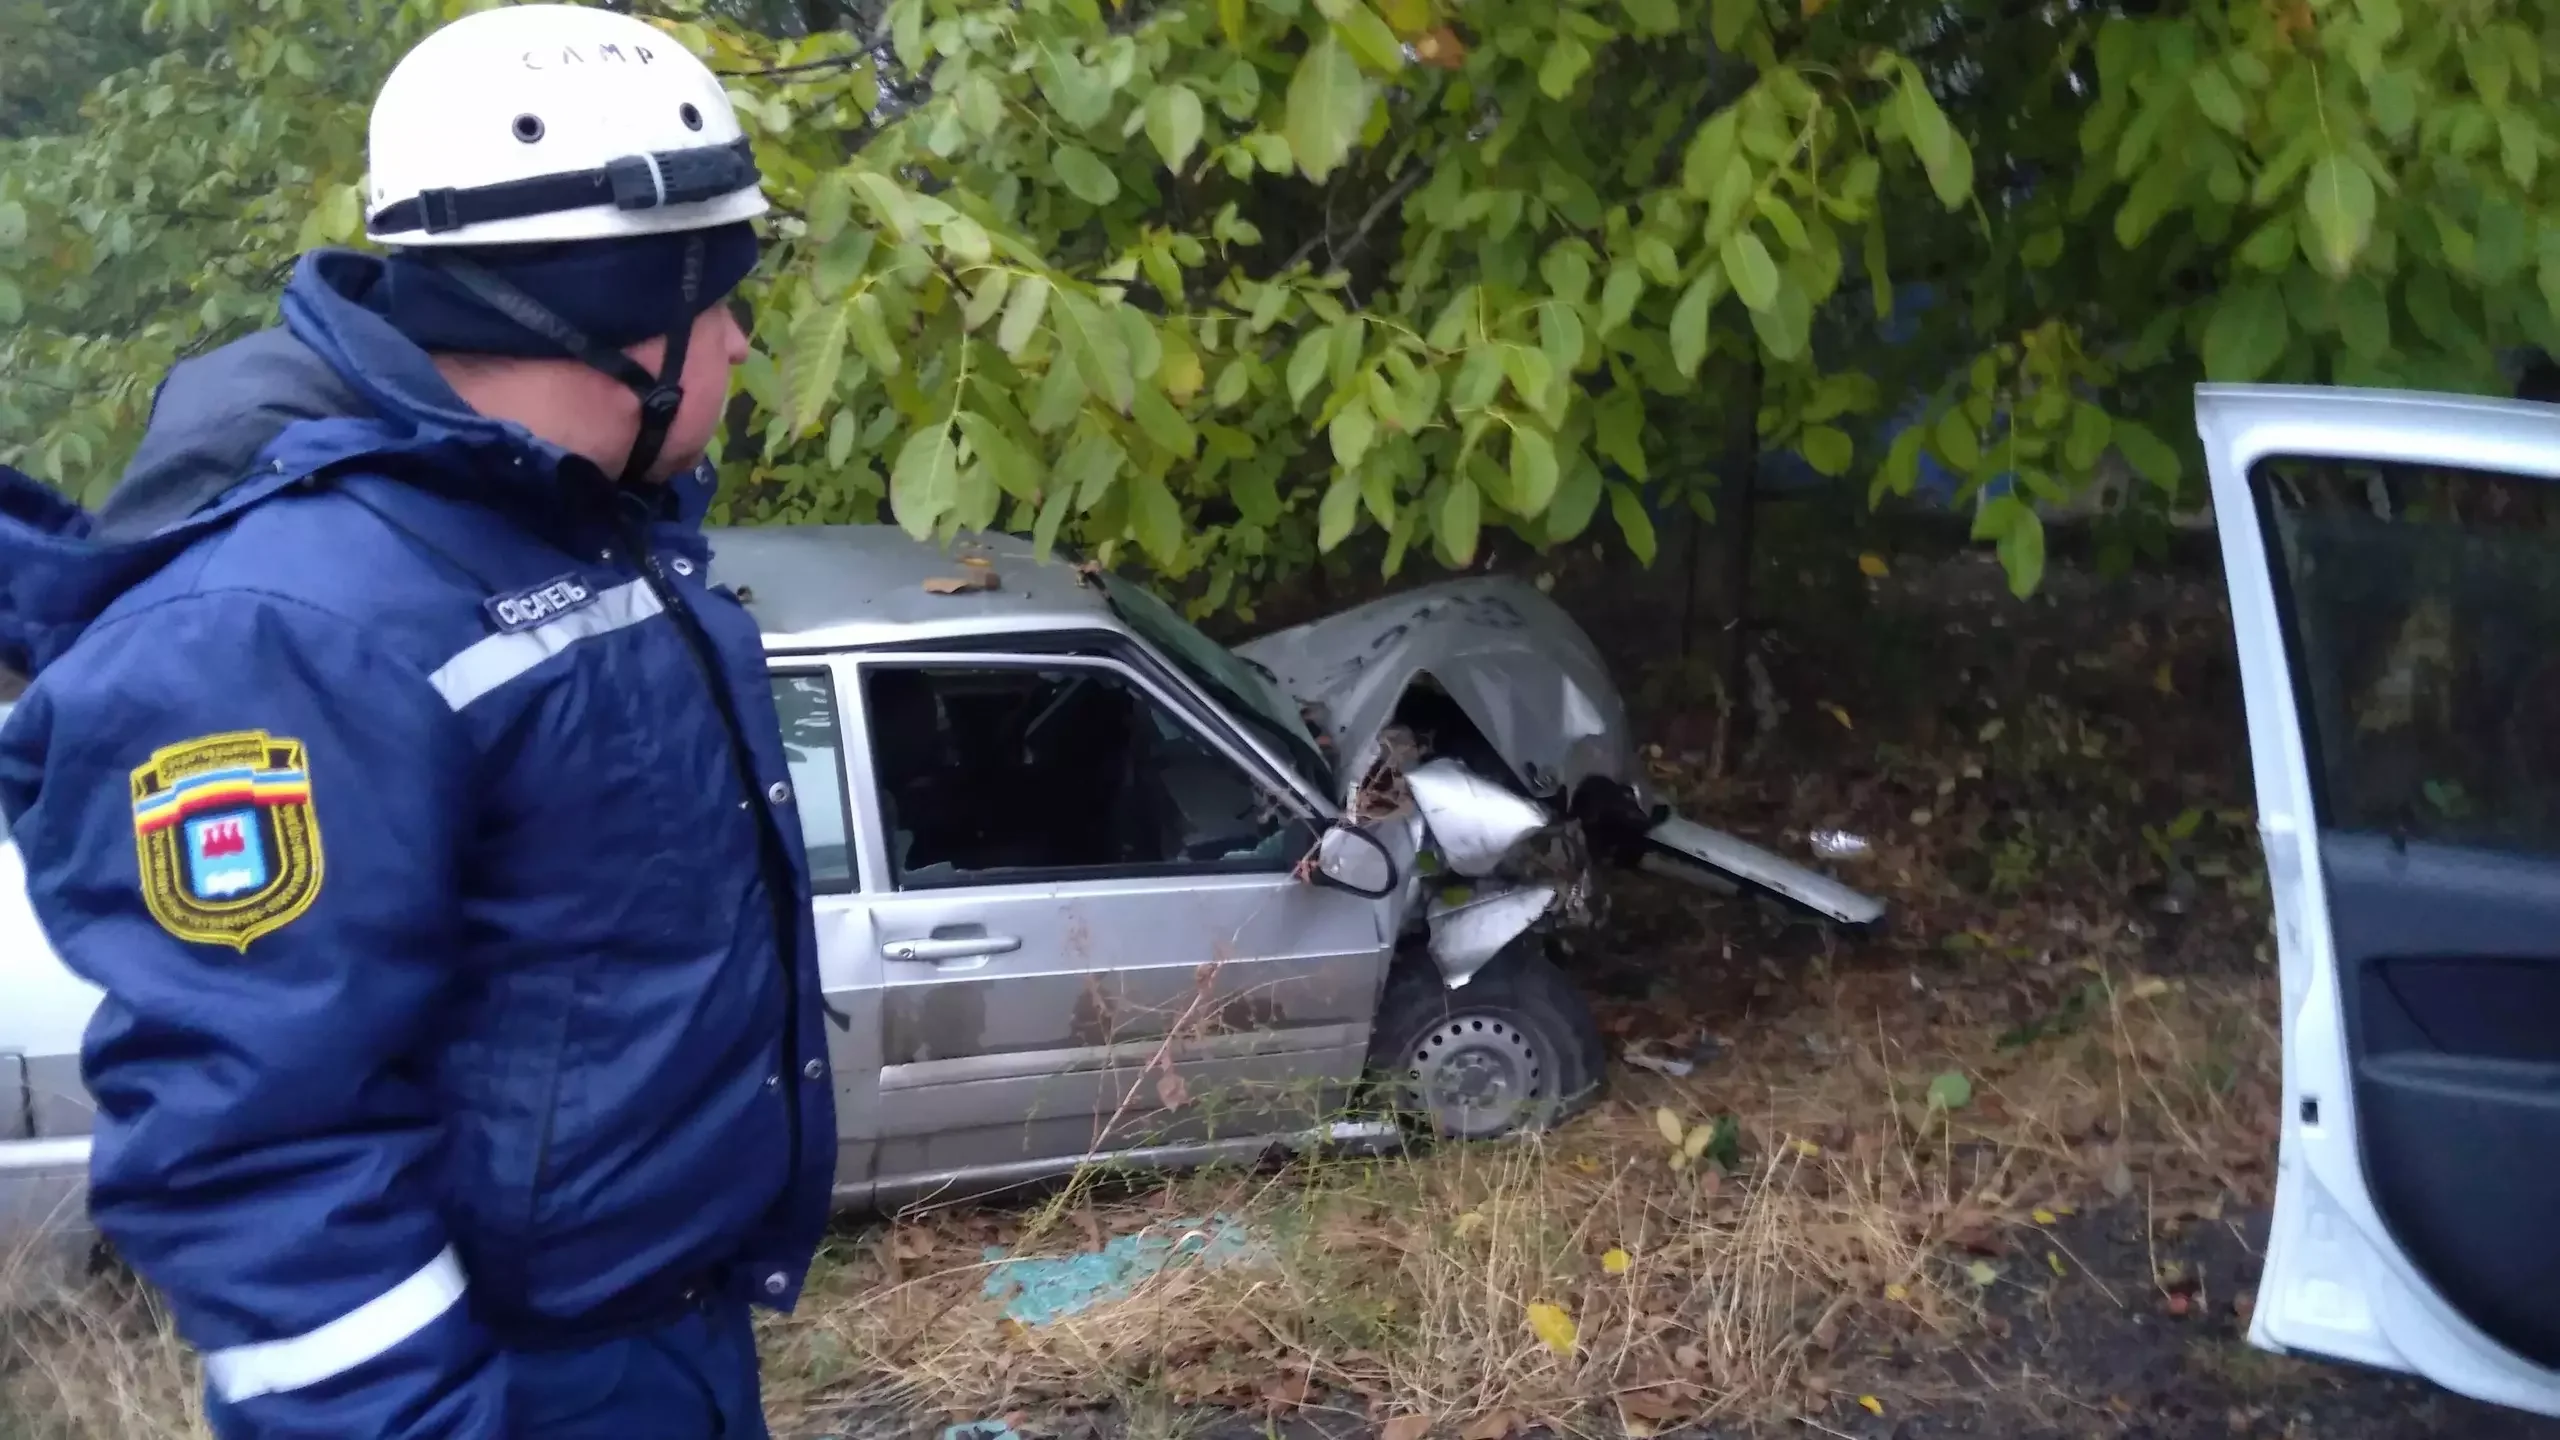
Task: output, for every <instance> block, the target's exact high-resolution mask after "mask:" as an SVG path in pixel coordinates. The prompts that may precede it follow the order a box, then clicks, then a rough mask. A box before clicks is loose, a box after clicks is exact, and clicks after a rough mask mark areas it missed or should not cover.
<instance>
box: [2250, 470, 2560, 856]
mask: <svg viewBox="0 0 2560 1440" xmlns="http://www.w3.org/2000/svg"><path fill="white" fill-rule="evenodd" d="M2259 485H2260V494H2262V495H2263V496H2264V497H2265V504H2266V505H2267V507H2268V510H2269V512H2270V519H2271V520H2272V522H2273V523H2272V526H2271V529H2272V530H2273V533H2274V536H2275V541H2276V543H2275V545H2274V547H2273V549H2274V551H2275V557H2274V558H2275V559H2276V562H2277V576H2276V579H2277V583H2278V584H2279V585H2281V586H2282V587H2284V589H2285V590H2286V591H2287V592H2288V598H2289V600H2290V602H2291V605H2290V610H2291V614H2292V621H2293V631H2294V633H2293V635H2292V637H2291V639H2292V643H2293V645H2294V647H2295V649H2296V651H2297V660H2296V664H2295V667H2294V668H2295V674H2296V676H2297V677H2298V683H2299V685H2300V688H2301V691H2302V694H2301V702H2302V704H2301V708H2302V712H2303V718H2304V722H2305V725H2304V728H2305V732H2306V733H2305V740H2306V742H2307V743H2308V745H2309V746H2310V749H2311V752H2312V763H2313V775H2314V777H2315V781H2316V784H2317V790H2318V803H2319V806H2320V810H2321V819H2322V821H2323V823H2324V824H2325V825H2326V826H2328V827H2330V828H2333V829H2338V830H2349V831H2363V832H2369V833H2375V834H2384V835H2395V836H2398V837H2400V838H2402V839H2405V840H2427V841H2436V842H2441V843H2446V844H2454V845H2469V846H2479V847H2487V848H2493V849H2503V850H2511V851H2526V852H2537V853H2543V854H2550V853H2560V645H2555V644H2554V643H2553V637H2554V636H2560V487H2555V486H2553V485H2551V484H2549V483H2547V482H2544V481H2541V480H2530V479H2519V478H2514V477H2510V476H2504V475H2497V474H2492V473H2489V472H2486V471H2479V470H2461V469H2452V468H2448V467H2442V466H2422V465H2405V464H2390V463H2378V462H2366V461H2352V462H2351V461H2342V460H2293V459H2286V460H2277V461H2270V462H2267V463H2265V464H2264V465H2262V466H2261V467H2260V475H2259Z"/></svg>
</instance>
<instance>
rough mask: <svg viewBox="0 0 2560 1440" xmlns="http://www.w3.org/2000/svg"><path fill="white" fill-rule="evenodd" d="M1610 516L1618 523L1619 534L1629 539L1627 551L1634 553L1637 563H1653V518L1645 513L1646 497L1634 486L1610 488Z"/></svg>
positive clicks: (1614, 486)
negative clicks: (1637, 491) (1639, 493)
mask: <svg viewBox="0 0 2560 1440" xmlns="http://www.w3.org/2000/svg"><path fill="white" fill-rule="evenodd" d="M1609 514H1610V515H1611V516H1613V517H1615V519H1616V520H1617V522H1618V533H1619V534H1621V535H1623V536H1625V537H1626V539H1627V549H1629V550H1630V551H1632V552H1634V554H1635V557H1636V563H1638V564H1640V565H1650V564H1652V563H1653V553H1654V540H1653V517H1652V516H1650V515H1647V514H1646V513H1645V512H1644V497H1642V496H1640V495H1638V494H1637V493H1636V492H1635V489H1634V487H1633V486H1628V485H1615V484H1613V485H1611V486H1610V487H1609Z"/></svg>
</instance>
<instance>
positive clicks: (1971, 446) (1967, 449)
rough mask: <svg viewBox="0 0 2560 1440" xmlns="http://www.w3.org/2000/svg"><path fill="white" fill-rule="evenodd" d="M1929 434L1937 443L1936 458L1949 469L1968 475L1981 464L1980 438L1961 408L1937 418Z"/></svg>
mask: <svg viewBox="0 0 2560 1440" xmlns="http://www.w3.org/2000/svg"><path fill="white" fill-rule="evenodd" d="M1931 434H1932V435H1933V436H1934V437H1935V439H1936V440H1937V442H1938V458H1939V459H1941V460H1944V461H1946V462H1947V466H1948V468H1949V469H1952V470H1960V471H1962V472H1964V473H1965V474H1967V475H1970V474H1972V473H1973V472H1974V470H1975V469H1977V468H1978V467H1980V465H1981V464H1982V437H1981V435H1980V434H1979V433H1977V432H1976V431H1975V430H1974V428H1973V420H1972V419H1971V417H1969V416H1967V415H1966V414H1965V413H1964V411H1963V409H1962V408H1960V407H1959V408H1957V409H1952V410H1949V411H1948V412H1947V413H1945V414H1944V415H1941V416H1939V417H1938V424H1937V428H1936V429H1935V430H1933V431H1932V432H1931Z"/></svg>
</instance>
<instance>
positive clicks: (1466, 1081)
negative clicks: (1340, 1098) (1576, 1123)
mask: <svg viewBox="0 0 2560 1440" xmlns="http://www.w3.org/2000/svg"><path fill="white" fill-rule="evenodd" d="M1370 1034H1371V1040H1370V1048H1369V1064H1370V1069H1371V1072H1372V1073H1373V1074H1374V1075H1375V1076H1376V1077H1377V1078H1378V1081H1379V1089H1380V1090H1381V1091H1382V1092H1383V1098H1384V1100H1385V1102H1386V1103H1387V1104H1388V1106H1389V1107H1391V1108H1392V1109H1393V1110H1394V1111H1395V1112H1396V1113H1397V1115H1398V1116H1399V1117H1401V1118H1403V1119H1404V1120H1405V1121H1406V1122H1407V1123H1409V1124H1411V1125H1413V1126H1415V1127H1416V1128H1417V1129H1422V1130H1426V1131H1428V1132H1429V1133H1431V1134H1433V1135H1437V1136H1440V1137H1442V1138H1445V1139H1453V1140H1486V1139H1492V1138H1494V1137H1496V1136H1501V1135H1510V1134H1516V1133H1519V1132H1522V1131H1534V1130H1542V1129H1545V1128H1546V1127H1548V1126H1551V1125H1554V1124H1555V1123H1557V1122H1558V1121H1560V1120H1562V1119H1564V1118H1565V1117H1566V1116H1568V1115H1571V1114H1572V1113H1574V1112H1575V1111H1576V1110H1578V1109H1580V1108H1581V1107H1582V1106H1583V1105H1584V1104H1585V1103H1587V1102H1588V1101H1589V1100H1590V1099H1591V1098H1592V1097H1593V1096H1595V1095H1596V1094H1597V1093H1598V1092H1599V1088H1600V1077H1601V1071H1602V1067H1603V1065H1604V1064H1605V1063H1606V1057H1605V1052H1604V1051H1603V1050H1602V1048H1601V1044H1600V1030H1599V1026H1598V1025H1597V1024H1595V1023H1594V1022H1593V1020H1592V1018H1591V1007H1590V1005H1589V1004H1588V1003H1586V1002H1585V1001H1584V999H1583V997H1582V992H1581V991H1579V990H1577V989H1576V988H1575V987H1574V984H1573V982H1572V981H1571V980H1568V979H1566V978H1565V975H1564V972H1562V971H1561V970H1558V969H1557V968H1556V967H1555V965H1554V964H1553V963H1552V962H1551V961H1549V960H1548V959H1547V957H1546V954H1545V949H1544V947H1543V946H1542V945H1540V944H1538V943H1537V942H1536V941H1535V940H1534V939H1524V940H1522V941H1520V942H1519V943H1517V944H1515V945H1513V946H1512V947H1511V948H1510V949H1508V950H1505V951H1503V952H1502V953H1501V954H1500V955H1497V956H1495V957H1494V958H1493V960H1492V961H1491V962H1489V963H1488V964H1486V965H1485V967H1484V968H1483V969H1481V970H1478V971H1477V972H1476V973H1475V975H1474V976H1473V978H1471V979H1469V980H1468V981H1467V983H1466V984H1464V985H1462V986H1460V987H1458V988H1457V989H1455V990H1452V989H1450V988H1449V987H1448V985H1447V984H1446V983H1444V982H1443V981H1442V980H1441V978H1440V974H1439V972H1438V970H1437V969H1435V968H1434V967H1433V966H1432V964H1431V962H1430V959H1429V957H1428V956H1421V955H1413V956H1407V957H1404V958H1401V959H1399V960H1398V961H1397V962H1396V967H1395V971H1394V973H1393V974H1391V975H1390V976H1389V977H1388V979H1387V988H1386V994H1385V995H1384V996H1383V997H1382V998H1381V999H1380V1001H1379V1004H1378V1018H1377V1023H1376V1024H1375V1025H1374V1026H1373V1027H1372V1028H1371V1032H1370Z"/></svg>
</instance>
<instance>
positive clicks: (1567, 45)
mask: <svg viewBox="0 0 2560 1440" xmlns="http://www.w3.org/2000/svg"><path fill="white" fill-rule="evenodd" d="M1590 68H1591V47H1590V46H1588V45H1585V44H1583V43H1582V42H1581V41H1580V40H1578V39H1576V38H1575V37H1573V36H1571V35H1559V36H1557V37H1556V38H1555V40H1554V42H1553V43H1551V44H1550V45H1548V46H1547V58H1546V59H1544V60H1541V61H1539V62H1538V90H1539V92H1540V93H1542V94H1544V95H1545V96H1546V97H1547V98H1548V99H1550V100H1562V99H1563V98H1565V97H1566V96H1568V95H1570V94H1572V93H1573V84H1574V82H1575V81H1577V80H1579V79H1581V78H1582V72H1583V71H1585V70H1588V69H1590Z"/></svg>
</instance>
